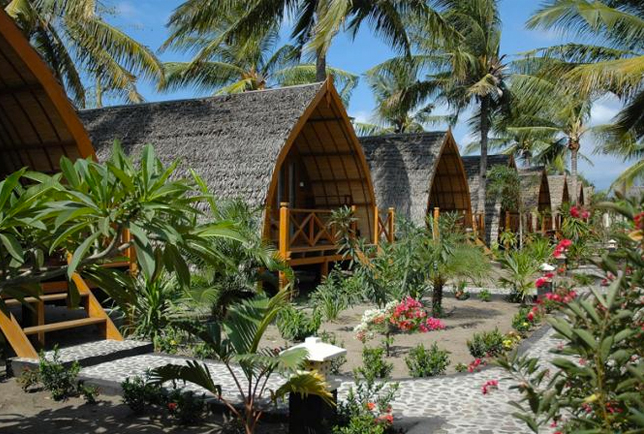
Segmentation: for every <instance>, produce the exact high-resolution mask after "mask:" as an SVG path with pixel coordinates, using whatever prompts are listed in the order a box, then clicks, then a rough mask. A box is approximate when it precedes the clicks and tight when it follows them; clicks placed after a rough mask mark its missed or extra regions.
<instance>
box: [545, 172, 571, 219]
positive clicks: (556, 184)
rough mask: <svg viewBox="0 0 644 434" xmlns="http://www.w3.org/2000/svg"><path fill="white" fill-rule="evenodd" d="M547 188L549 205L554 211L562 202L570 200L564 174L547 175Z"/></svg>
mask: <svg viewBox="0 0 644 434" xmlns="http://www.w3.org/2000/svg"><path fill="white" fill-rule="evenodd" d="M548 188H549V189H550V206H551V209H552V212H553V213H554V212H556V211H558V210H559V208H561V205H562V204H563V203H564V202H568V201H570V196H569V194H568V183H567V177H566V175H548Z"/></svg>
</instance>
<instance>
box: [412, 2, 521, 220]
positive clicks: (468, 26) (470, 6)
mask: <svg viewBox="0 0 644 434" xmlns="http://www.w3.org/2000/svg"><path fill="white" fill-rule="evenodd" d="M436 4H437V6H438V7H437V11H438V12H439V13H440V15H441V17H442V19H443V20H444V21H445V23H446V24H447V25H449V26H450V28H451V33H452V34H457V35H458V37H457V38H427V35H428V34H432V27H435V26H434V25H433V24H432V21H431V20H429V21H428V20H417V19H412V21H411V23H410V26H411V30H410V38H411V40H412V41H413V43H414V46H415V48H416V49H417V50H418V52H419V53H420V54H419V56H421V58H424V59H425V62H426V65H427V66H428V68H429V69H430V76H429V80H430V81H432V82H433V83H434V84H435V85H436V86H438V87H439V89H440V93H439V99H443V100H444V101H446V102H447V103H448V105H449V106H450V107H451V108H452V109H453V111H454V113H455V116H458V115H459V114H460V113H461V112H462V111H463V110H465V109H466V108H468V107H472V106H473V107H475V114H474V116H473V117H472V119H471V120H470V123H471V125H472V128H473V129H474V130H475V131H476V132H478V134H479V136H480V144H481V167H480V173H479V183H480V185H481V187H480V188H479V197H478V203H479V209H482V210H484V209H485V196H486V194H485V190H486V176H487V153H488V135H489V132H490V130H491V127H492V122H491V120H492V116H493V114H494V113H495V112H497V111H499V110H500V109H501V108H502V107H504V106H505V105H506V103H507V99H508V98H507V97H508V95H507V89H506V78H507V77H506V65H505V64H504V56H502V55H501V54H500V41H501V19H500V16H499V6H498V0H436Z"/></svg>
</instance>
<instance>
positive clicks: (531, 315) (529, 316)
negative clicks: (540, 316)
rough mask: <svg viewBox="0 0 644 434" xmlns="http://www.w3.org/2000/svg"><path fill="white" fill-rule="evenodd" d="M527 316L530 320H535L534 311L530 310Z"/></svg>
mask: <svg viewBox="0 0 644 434" xmlns="http://www.w3.org/2000/svg"><path fill="white" fill-rule="evenodd" d="M527 318H528V321H530V322H532V321H534V314H533V313H532V312H528V315H527Z"/></svg>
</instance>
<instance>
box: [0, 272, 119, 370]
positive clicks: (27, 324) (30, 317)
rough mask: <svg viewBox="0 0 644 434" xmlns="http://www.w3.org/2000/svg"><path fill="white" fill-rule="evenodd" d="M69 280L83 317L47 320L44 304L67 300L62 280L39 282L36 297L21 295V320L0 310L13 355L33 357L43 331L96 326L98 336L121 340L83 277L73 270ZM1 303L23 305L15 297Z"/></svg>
mask: <svg viewBox="0 0 644 434" xmlns="http://www.w3.org/2000/svg"><path fill="white" fill-rule="evenodd" d="M72 280H73V282H74V285H75V286H76V288H77V290H78V293H79V295H80V300H79V305H78V310H82V311H84V314H85V315H86V317H85V318H77V319H71V320H67V321H58V322H50V323H47V321H46V315H45V313H46V311H47V309H46V307H47V306H50V305H52V304H58V305H60V302H61V301H67V300H68V298H69V285H68V282H66V281H59V282H45V283H42V284H41V285H40V286H41V291H42V295H41V296H40V297H27V298H25V305H24V306H23V315H22V320H21V321H18V320H17V318H16V317H15V316H14V315H13V313H11V312H9V313H8V314H6V313H4V312H1V311H0V331H2V333H3V334H4V336H5V337H6V339H7V341H8V342H9V344H10V345H11V347H12V348H13V351H14V352H15V353H16V356H17V357H19V358H26V359H37V358H38V351H37V349H39V348H44V347H45V342H46V341H45V339H46V334H47V333H49V332H55V331H61V330H74V329H77V328H79V327H87V326H97V327H98V331H99V336H100V337H101V339H107V340H114V341H122V340H123V336H122V335H121V333H120V332H119V331H118V329H117V328H116V326H115V325H114V323H113V322H112V320H111V319H110V317H109V316H108V315H107V313H106V312H105V310H104V309H103V307H102V306H101V304H100V303H99V301H98V300H97V299H96V297H95V296H94V294H93V293H92V291H91V290H90V287H89V286H88V284H87V283H86V282H85V281H84V280H83V278H82V277H81V276H80V275H79V274H77V273H75V274H74V275H73V276H72ZM4 302H5V304H7V306H8V307H9V308H11V307H16V306H20V305H21V304H23V303H21V302H20V300H17V299H4ZM68 305H69V303H68ZM29 306H31V309H30V308H29ZM71 333H73V332H71Z"/></svg>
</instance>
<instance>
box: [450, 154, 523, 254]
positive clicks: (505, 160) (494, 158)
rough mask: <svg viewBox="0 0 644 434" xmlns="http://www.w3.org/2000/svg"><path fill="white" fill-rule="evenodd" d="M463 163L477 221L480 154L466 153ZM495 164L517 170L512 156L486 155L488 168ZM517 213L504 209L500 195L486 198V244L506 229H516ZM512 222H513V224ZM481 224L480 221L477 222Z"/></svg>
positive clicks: (478, 212) (515, 230)
mask: <svg viewBox="0 0 644 434" xmlns="http://www.w3.org/2000/svg"><path fill="white" fill-rule="evenodd" d="M463 165H464V167H465V172H466V173H467V182H468V183H469V185H470V198H471V202H472V210H473V212H474V216H475V219H474V220H475V221H476V222H478V221H479V216H481V215H482V214H483V213H482V210H479V209H478V194H479V174H480V167H481V156H480V155H468V156H465V157H463ZM496 166H505V167H510V168H512V169H514V170H515V171H516V170H517V165H516V163H515V162H514V157H512V156H511V155H504V154H496V155H488V157H487V168H488V170H490V169H492V168H493V167H496ZM517 219H518V214H517V210H509V209H504V208H503V207H502V203H501V197H499V196H497V197H496V198H489V197H487V198H486V201H485V224H484V225H483V227H484V229H485V242H486V244H487V245H490V244H492V243H495V242H497V241H498V238H499V234H500V233H501V232H502V231H503V230H505V229H506V227H507V228H508V229H509V230H512V231H514V232H517V231H518V229H519V228H518V220H517ZM513 223H515V224H514V225H513ZM477 225H478V226H481V224H480V223H478V224H477Z"/></svg>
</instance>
